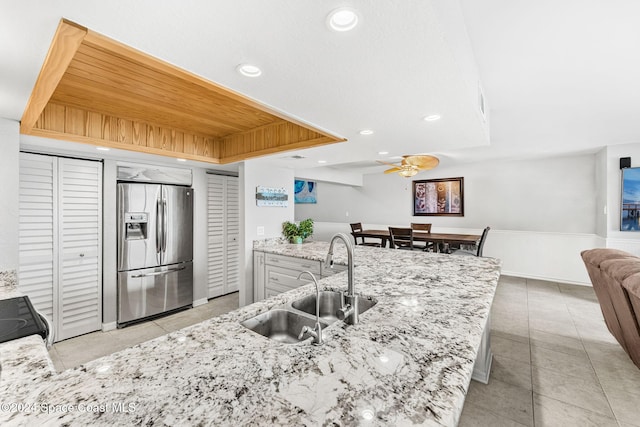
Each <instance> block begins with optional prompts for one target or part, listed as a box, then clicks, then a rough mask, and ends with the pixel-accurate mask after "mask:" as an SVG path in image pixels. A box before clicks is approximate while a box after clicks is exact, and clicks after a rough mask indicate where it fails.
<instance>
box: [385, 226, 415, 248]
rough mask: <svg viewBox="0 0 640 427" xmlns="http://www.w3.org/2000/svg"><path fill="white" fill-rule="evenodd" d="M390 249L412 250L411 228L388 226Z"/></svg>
mask: <svg viewBox="0 0 640 427" xmlns="http://www.w3.org/2000/svg"><path fill="white" fill-rule="evenodd" d="M389 241H390V242H391V245H390V248H391V249H407V250H410V251H412V250H413V230H412V229H411V228H404V227H389Z"/></svg>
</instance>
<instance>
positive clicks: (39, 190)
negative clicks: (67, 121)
mask: <svg viewBox="0 0 640 427" xmlns="http://www.w3.org/2000/svg"><path fill="white" fill-rule="evenodd" d="M19 250H20V266H19V273H18V274H19V282H18V286H19V288H20V290H21V291H22V292H24V293H25V294H27V295H29V297H30V299H31V300H32V302H33V304H34V306H35V307H36V309H38V310H39V311H41V312H43V313H44V314H46V315H47V316H48V317H49V318H50V319H51V320H52V321H53V324H54V327H55V333H56V341H59V340H63V339H67V338H71V337H74V336H77V335H81V334H84V333H87V332H92V331H96V330H98V329H100V327H101V321H102V164H101V163H99V162H94V161H88V160H76V159H66V158H57V157H53V156H44V155H37V154H27V153H21V155H20V248H19Z"/></svg>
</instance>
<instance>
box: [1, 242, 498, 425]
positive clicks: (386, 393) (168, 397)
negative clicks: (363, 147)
mask: <svg viewBox="0 0 640 427" xmlns="http://www.w3.org/2000/svg"><path fill="white" fill-rule="evenodd" d="M327 248H328V243H326V242H315V243H310V244H303V245H289V244H284V245H272V246H269V247H261V248H259V249H260V250H264V251H267V252H273V253H279V254H283V255H292V256H298V257H304V258H308V259H317V260H324V257H325V255H326V250H327ZM341 251H344V249H343V248H336V251H335V254H336V258H338V256H339V253H340V252H341ZM336 261H338V259H336ZM355 263H356V265H357V267H356V269H355V282H356V292H357V293H360V294H362V295H365V296H371V297H373V298H375V299H376V300H377V301H378V303H377V305H376V306H374V307H373V308H372V309H370V310H369V311H367V312H365V313H364V314H362V315H361V319H360V323H359V324H358V325H345V324H344V323H342V322H340V321H338V322H336V323H334V324H333V325H331V326H329V327H328V328H326V329H325V330H324V339H325V343H324V344H323V345H322V346H315V345H311V344H310V340H307V341H305V342H303V343H300V344H293V345H287V344H280V343H278V342H275V341H271V340H269V339H267V338H264V337H262V336H260V335H258V334H256V333H254V332H252V331H250V330H248V329H246V328H244V327H243V326H242V325H240V323H239V321H242V320H245V319H248V318H250V317H253V316H254V315H256V314H259V313H262V312H264V311H266V310H269V309H271V308H273V307H276V306H278V305H282V304H285V303H288V302H291V301H294V300H296V299H298V298H300V297H301V296H303V295H307V294H309V293H311V292H312V289H313V285H306V286H303V287H301V288H298V289H295V290H293V291H290V292H287V293H284V294H280V295H278V296H276V297H272V298H269V299H267V300H264V301H261V302H258V303H255V304H251V305H249V306H246V307H243V308H240V309H238V310H235V311H233V312H230V313H228V314H226V315H223V316H220V317H216V318H213V319H210V320H207V321H204V322H202V323H199V324H197V325H193V326H191V327H188V328H185V329H182V330H180V331H176V332H174V333H170V334H168V335H165V336H162V337H159V338H156V339H154V340H151V341H148V342H145V343H142V344H140V345H137V346H135V347H132V348H129V349H126V350H123V351H121V352H118V353H114V354H112V355H109V356H106V357H103V358H100V359H97V360H95V361H92V362H89V363H87V364H85V365H83V366H81V367H78V368H76V369H72V370H67V371H64V372H61V373H58V374H55V375H50V376H48V377H46V378H41V379H39V380H37V381H31V382H30V383H26V382H24V381H17V382H16V384H17V385H16V386H14V387H11V389H10V390H8V389H7V387H6V386H5V385H3V386H1V387H0V402H3V403H11V402H17V403H22V404H26V405H31V406H28V407H26V409H25V408H24V407H23V408H22V409H23V411H10V410H0V424H5V423H14V424H21V423H23V424H25V423H37V424H45V423H49V424H53V425H58V424H65V423H68V424H75V423H81V424H85V425H86V424H89V425H114V424H115V425H122V424H126V425H139V424H144V425H194V424H201V425H215V426H219V425H235V426H237V425H412V424H416V425H446V426H449V425H455V424H456V423H457V420H458V418H459V415H460V412H461V410H462V406H463V404H464V397H465V393H466V390H467V388H468V385H469V381H470V378H471V373H472V370H473V365H474V360H475V357H476V353H477V350H478V347H479V344H480V340H481V336H482V332H483V330H484V327H485V325H486V322H487V318H488V315H489V311H490V307H491V303H492V300H493V295H494V292H495V288H496V286H497V282H498V277H499V272H500V262H499V261H498V260H496V259H492V258H476V257H462V256H450V255H441V254H431V253H423V252H408V251H400V250H390V249H379V248H368V247H361V246H359V247H356V253H355ZM320 285H321V287H322V288H325V289H345V288H346V273H339V274H336V275H333V276H330V277H327V278H324V279H322V280H321V281H320ZM4 374H5V372H3V373H2V375H3V377H2V382H5V381H4V379H5V377H4ZM2 409H6V408H2Z"/></svg>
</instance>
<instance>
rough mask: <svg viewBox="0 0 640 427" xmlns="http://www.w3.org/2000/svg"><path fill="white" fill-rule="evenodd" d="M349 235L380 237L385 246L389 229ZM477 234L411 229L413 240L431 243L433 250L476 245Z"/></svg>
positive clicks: (356, 232) (478, 236) (384, 246)
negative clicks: (452, 246)
mask: <svg viewBox="0 0 640 427" xmlns="http://www.w3.org/2000/svg"><path fill="white" fill-rule="evenodd" d="M351 235H352V236H353V237H354V238H356V237H369V238H373V239H380V240H381V246H382V247H383V248H386V247H387V241H388V240H390V235H389V230H362V231H354V232H352V233H351ZM480 237H482V236H480V235H479V234H452V233H431V232H426V231H417V230H414V231H413V240H414V241H418V242H427V243H429V242H431V243H433V247H434V250H435V251H436V252H437V251H438V250H439V248H440V244H448V245H449V246H451V245H476V244H477V243H478V241H479V240H480Z"/></svg>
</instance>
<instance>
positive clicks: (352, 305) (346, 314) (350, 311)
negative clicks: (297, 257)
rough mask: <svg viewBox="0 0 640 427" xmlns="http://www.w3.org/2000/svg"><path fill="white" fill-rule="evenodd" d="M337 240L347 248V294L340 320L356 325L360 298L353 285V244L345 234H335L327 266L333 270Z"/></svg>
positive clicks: (344, 298)
mask: <svg viewBox="0 0 640 427" xmlns="http://www.w3.org/2000/svg"><path fill="white" fill-rule="evenodd" d="M336 240H342V241H343V242H344V244H345V246H346V247H347V268H348V271H347V293H346V294H344V293H343V294H342V307H341V308H340V309H339V310H338V318H339V319H340V320H344V321H345V323H348V324H351V325H355V324H356V323H358V297H356V291H355V286H354V283H353V244H352V243H351V238H350V237H349V236H347V235H346V234H344V233H338V234H335V235H334V236H333V237H332V238H331V242H330V243H329V252H328V253H327V259H326V264H327V265H328V266H329V268H333V244H334V243H335V241H336Z"/></svg>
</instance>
